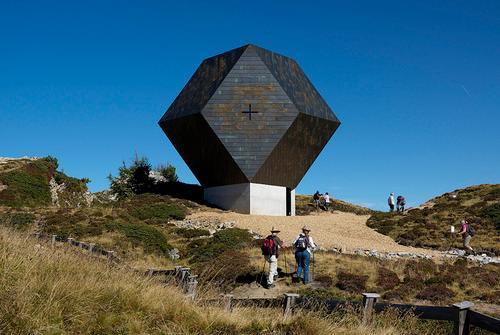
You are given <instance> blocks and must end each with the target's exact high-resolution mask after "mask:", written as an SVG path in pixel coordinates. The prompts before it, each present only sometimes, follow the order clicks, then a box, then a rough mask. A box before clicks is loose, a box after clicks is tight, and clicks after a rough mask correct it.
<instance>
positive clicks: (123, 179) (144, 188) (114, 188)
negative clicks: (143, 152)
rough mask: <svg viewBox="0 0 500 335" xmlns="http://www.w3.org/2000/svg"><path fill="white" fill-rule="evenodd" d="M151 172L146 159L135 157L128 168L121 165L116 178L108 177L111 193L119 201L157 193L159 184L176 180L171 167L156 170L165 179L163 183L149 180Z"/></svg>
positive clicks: (173, 169) (161, 167) (173, 168)
mask: <svg viewBox="0 0 500 335" xmlns="http://www.w3.org/2000/svg"><path fill="white" fill-rule="evenodd" d="M151 171H152V167H151V164H150V163H149V160H148V159H147V158H146V157H141V158H139V157H136V158H135V159H134V160H133V161H132V163H131V164H130V165H129V166H127V165H126V164H125V162H123V165H122V166H121V167H120V168H119V169H118V176H116V177H113V176H112V175H111V174H110V175H109V176H108V179H109V181H110V183H111V185H110V189H111V192H112V193H114V194H116V195H117V197H118V198H119V199H125V198H128V197H130V196H132V195H134V194H144V193H159V192H158V190H159V189H160V188H161V186H162V185H161V184H166V183H169V182H176V181H177V180H178V177H177V174H176V172H175V167H174V166H173V165H166V166H160V167H159V168H158V172H159V174H160V175H161V176H163V177H164V178H165V181H163V182H159V181H155V180H154V179H153V178H151V177H150V172H151Z"/></svg>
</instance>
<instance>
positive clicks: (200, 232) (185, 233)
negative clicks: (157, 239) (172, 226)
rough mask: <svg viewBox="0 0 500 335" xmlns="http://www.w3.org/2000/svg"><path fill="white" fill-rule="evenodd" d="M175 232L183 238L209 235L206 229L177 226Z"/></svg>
mask: <svg viewBox="0 0 500 335" xmlns="http://www.w3.org/2000/svg"><path fill="white" fill-rule="evenodd" d="M175 233H176V234H177V235H179V236H182V237H184V238H195V237H200V236H210V232H209V231H208V230H206V229H187V228H177V229H176V230H175Z"/></svg>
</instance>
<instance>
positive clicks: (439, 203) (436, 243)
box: [367, 184, 500, 255]
mask: <svg viewBox="0 0 500 335" xmlns="http://www.w3.org/2000/svg"><path fill="white" fill-rule="evenodd" d="M462 219H466V220H468V221H469V222H471V223H472V226H473V227H474V229H475V230H476V235H475V236H474V238H473V240H472V245H473V246H474V247H475V248H477V250H478V251H480V252H486V253H491V254H496V255H500V184H494V185H478V186H472V187H468V188H465V189H460V190H456V191H453V192H450V193H445V194H443V195H442V196H439V197H436V198H434V199H432V200H430V201H429V202H428V204H427V205H426V206H422V207H420V208H414V209H410V210H408V211H407V212H405V213H404V214H401V213H382V212H378V213H374V214H373V215H372V216H371V217H370V219H369V220H368V222H367V224H368V226H369V227H372V228H374V229H375V230H377V231H378V232H379V233H382V234H385V235H389V236H391V237H392V238H394V239H395V240H396V241H397V242H398V243H401V244H403V245H409V246H415V247H426V248H436V249H448V248H450V247H460V244H461V239H460V238H459V237H458V236H456V235H454V236H450V226H451V225H454V226H455V228H456V230H457V231H458V229H459V228H460V225H459V222H460V220H462Z"/></svg>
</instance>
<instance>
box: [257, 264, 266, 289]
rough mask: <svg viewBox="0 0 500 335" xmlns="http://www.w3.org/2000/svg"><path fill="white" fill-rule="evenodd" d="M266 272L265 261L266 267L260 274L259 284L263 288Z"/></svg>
mask: <svg viewBox="0 0 500 335" xmlns="http://www.w3.org/2000/svg"><path fill="white" fill-rule="evenodd" d="M265 271H266V260H265V259H264V266H263V267H262V272H261V273H260V280H259V282H258V283H257V284H259V285H261V286H262V280H263V278H264V272H265Z"/></svg>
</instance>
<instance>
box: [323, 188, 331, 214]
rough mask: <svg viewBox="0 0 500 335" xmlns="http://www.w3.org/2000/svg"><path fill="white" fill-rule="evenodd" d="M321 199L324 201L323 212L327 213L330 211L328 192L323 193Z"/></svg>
mask: <svg viewBox="0 0 500 335" xmlns="http://www.w3.org/2000/svg"><path fill="white" fill-rule="evenodd" d="M323 199H324V200H325V210H326V211H328V210H329V209H330V195H329V194H328V192H325V195H324V196H323Z"/></svg>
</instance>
